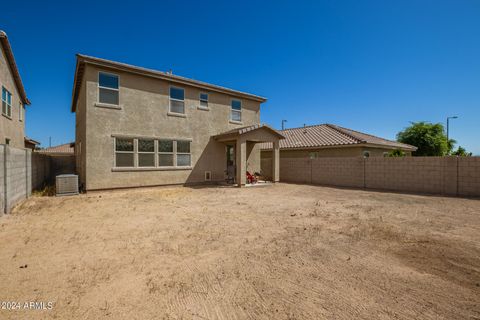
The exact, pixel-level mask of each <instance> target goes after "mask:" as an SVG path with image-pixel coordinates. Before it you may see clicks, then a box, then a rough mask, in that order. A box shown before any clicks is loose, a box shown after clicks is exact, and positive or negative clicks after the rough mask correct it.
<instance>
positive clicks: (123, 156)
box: [115, 152, 133, 167]
mask: <svg viewBox="0 0 480 320" xmlns="http://www.w3.org/2000/svg"><path fill="white" fill-rule="evenodd" d="M115 165H116V166H117V167H133V152H132V153H117V154H116V158H115Z"/></svg>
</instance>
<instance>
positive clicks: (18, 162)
mask: <svg viewBox="0 0 480 320" xmlns="http://www.w3.org/2000/svg"><path fill="white" fill-rule="evenodd" d="M5 153H6V158H5V166H6V171H5V179H6V183H5V186H6V192H5V208H6V209H5V211H6V212H7V213H8V212H9V211H10V209H11V208H12V207H13V206H14V205H15V204H16V203H18V202H19V201H20V200H23V199H25V198H27V196H28V194H29V192H28V191H27V189H28V187H27V184H28V178H27V175H29V173H28V172H27V159H28V154H29V153H31V151H30V150H26V149H17V148H11V147H7V148H5Z"/></svg>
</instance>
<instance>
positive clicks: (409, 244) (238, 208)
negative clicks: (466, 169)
mask: <svg viewBox="0 0 480 320" xmlns="http://www.w3.org/2000/svg"><path fill="white" fill-rule="evenodd" d="M0 243H1V245H0V301H20V302H25V301H43V302H48V301H53V302H54V305H53V309H51V310H43V311H40V310H36V311H33V310H24V309H21V310H0V318H1V319H10V318H11V319H16V318H18V319H103V318H108V319H480V201H479V200H469V199H455V198H443V197H429V196H415V195H401V194H391V193H379V192H366V191H359V190H341V189H333V188H325V187H316V186H300V185H287V184H277V185H275V186H271V187H264V188H246V189H241V190H239V189H235V188H221V187H211V188H184V187H174V188H156V189H142V190H140V189H137V190H125V191H114V192H103V193H91V194H87V195H81V196H75V197H61V198H55V197H33V198H30V199H29V200H27V201H26V202H24V203H23V204H21V205H20V206H19V207H17V208H16V209H15V210H14V212H13V213H12V214H11V215H9V216H4V217H2V218H0Z"/></svg>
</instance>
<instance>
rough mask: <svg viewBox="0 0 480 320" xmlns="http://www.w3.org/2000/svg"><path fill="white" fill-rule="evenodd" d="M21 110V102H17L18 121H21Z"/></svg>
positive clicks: (22, 109)
mask: <svg viewBox="0 0 480 320" xmlns="http://www.w3.org/2000/svg"><path fill="white" fill-rule="evenodd" d="M23 112H24V108H23V103H21V102H19V103H18V120H19V121H23Z"/></svg>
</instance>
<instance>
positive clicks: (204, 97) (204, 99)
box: [200, 93, 208, 109]
mask: <svg viewBox="0 0 480 320" xmlns="http://www.w3.org/2000/svg"><path fill="white" fill-rule="evenodd" d="M200 108H202V109H208V93H200Z"/></svg>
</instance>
